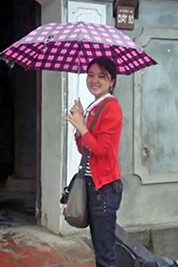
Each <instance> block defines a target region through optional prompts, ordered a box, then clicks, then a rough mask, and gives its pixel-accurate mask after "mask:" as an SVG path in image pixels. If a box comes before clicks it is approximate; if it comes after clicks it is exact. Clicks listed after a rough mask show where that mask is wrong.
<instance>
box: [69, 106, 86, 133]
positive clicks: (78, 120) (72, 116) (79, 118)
mask: <svg viewBox="0 0 178 267" xmlns="http://www.w3.org/2000/svg"><path fill="white" fill-rule="evenodd" d="M68 121H69V122H70V123H71V124H72V125H73V126H74V127H75V128H76V129H77V130H78V132H79V133H80V134H81V135H83V134H84V133H86V132H87V131H88V130H87V128H86V126H85V124H84V118H83V115H82V114H81V113H79V111H77V110H74V109H73V110H72V112H71V111H70V112H69V115H68Z"/></svg>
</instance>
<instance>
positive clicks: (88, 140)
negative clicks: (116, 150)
mask: <svg viewBox="0 0 178 267" xmlns="http://www.w3.org/2000/svg"><path fill="white" fill-rule="evenodd" d="M101 116H102V117H101V119H100V121H99V122H97V123H100V125H99V130H98V131H97V132H95V133H90V132H87V133H85V134H84V135H83V136H82V143H83V144H84V146H85V147H87V148H88V149H89V150H90V152H92V153H93V154H95V155H100V156H104V155H105V154H107V153H108V150H109V149H110V147H111V146H112V144H113V142H112V138H113V135H114V134H115V133H116V132H117V131H118V129H119V128H120V129H121V127H122V110H121V107H120V106H119V104H118V103H117V102H114V103H113V102H112V103H109V104H107V106H106V107H105V109H104V110H103V111H102V113H101Z"/></svg>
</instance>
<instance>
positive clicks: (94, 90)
mask: <svg viewBox="0 0 178 267" xmlns="http://www.w3.org/2000/svg"><path fill="white" fill-rule="evenodd" d="M86 81H87V87H88V89H89V91H90V93H91V94H92V95H94V96H95V98H99V97H101V96H103V95H105V94H107V93H109V89H110V87H111V86H113V84H114V80H113V79H111V75H110V74H109V72H107V71H106V72H104V71H103V70H102V69H101V68H100V67H99V66H98V64H96V63H94V64H93V65H91V67H90V69H89V70H88V73H87V80H86Z"/></svg>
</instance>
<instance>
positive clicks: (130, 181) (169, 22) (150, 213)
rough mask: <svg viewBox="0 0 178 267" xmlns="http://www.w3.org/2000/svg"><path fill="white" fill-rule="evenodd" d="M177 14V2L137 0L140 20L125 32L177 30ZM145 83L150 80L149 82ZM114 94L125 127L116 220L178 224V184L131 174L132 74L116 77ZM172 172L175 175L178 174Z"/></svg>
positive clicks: (135, 223)
mask: <svg viewBox="0 0 178 267" xmlns="http://www.w3.org/2000/svg"><path fill="white" fill-rule="evenodd" d="M177 16H178V2H177V1H140V7H139V19H138V20H136V21H135V28H134V31H130V32H129V31H127V34H129V35H130V36H131V37H133V38H138V37H139V35H141V33H142V32H143V29H144V28H145V29H146V28H149V29H150V28H152V29H154V28H155V29H166V30H169V31H171V30H172V29H177V28H178V25H177ZM158 32H159V31H158ZM152 78H153V81H154V80H156V77H154V76H153V77H152ZM147 82H148V83H149V81H147ZM153 84H154V82H153ZM174 90H175V88H174ZM116 95H117V97H118V99H119V101H120V103H121V106H122V108H123V114H124V128H123V133H122V139H121V146H120V162H121V173H122V180H123V183H124V193H123V201H122V204H121V208H120V210H119V212H118V221H119V222H120V224H121V225H122V226H124V227H131V226H138V227H140V226H141V225H142V226H143V225H144V226H147V225H149V227H151V226H150V225H158V224H167V225H169V224H172V223H175V224H176V223H178V209H177V203H178V195H177V190H178V183H177V182H174V183H169V177H167V181H166V183H165V182H161V181H160V182H159V183H158V184H152V183H151V182H150V184H149V181H148V183H147V184H143V183H142V179H143V178H144V177H138V176H137V175H133V173H134V160H135V159H134V127H135V125H134V120H135V118H134V75H131V76H129V77H121V76H120V77H118V86H117V89H116ZM141 104H143V103H141ZM158 104H159V103H158ZM136 115H137V114H136ZM168 130H169V129H168ZM172 130H174V129H172ZM154 134H157V133H154ZM170 138H171V137H170ZM166 141H168V140H165V142H166ZM170 172H171V169H170ZM175 175H177V177H178V174H175Z"/></svg>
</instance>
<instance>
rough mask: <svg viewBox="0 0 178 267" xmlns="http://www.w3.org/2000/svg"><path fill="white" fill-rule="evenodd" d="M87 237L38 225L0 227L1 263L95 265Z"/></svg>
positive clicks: (5, 266)
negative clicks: (62, 235)
mask: <svg viewBox="0 0 178 267" xmlns="http://www.w3.org/2000/svg"><path fill="white" fill-rule="evenodd" d="M86 237H87V236H81V235H75V236H67V237H60V236H57V235H54V234H52V233H50V232H48V231H47V230H46V229H44V228H42V227H38V226H22V227H19V228H17V227H15V228H6V229H0V267H94V266H95V264H94V255H93V251H92V249H91V247H90V246H89V245H88V244H87V242H86V241H85V238H86Z"/></svg>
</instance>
